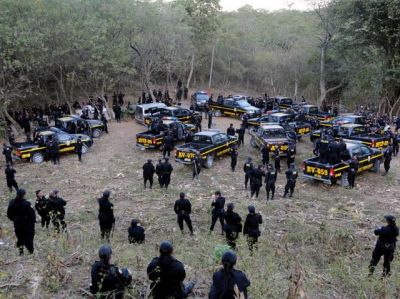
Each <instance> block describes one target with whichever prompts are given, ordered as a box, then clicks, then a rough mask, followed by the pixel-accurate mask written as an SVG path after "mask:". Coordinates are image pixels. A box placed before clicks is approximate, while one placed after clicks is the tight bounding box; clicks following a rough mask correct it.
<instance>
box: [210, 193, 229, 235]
mask: <svg viewBox="0 0 400 299" xmlns="http://www.w3.org/2000/svg"><path fill="white" fill-rule="evenodd" d="M214 196H215V198H214V200H213V201H212V203H211V207H213V210H212V212H211V213H212V216H211V226H210V231H213V230H214V226H215V223H217V220H218V219H219V222H220V223H221V230H222V232H221V233H222V234H223V229H224V216H225V197H222V195H221V192H220V191H216V192H215V194H214Z"/></svg>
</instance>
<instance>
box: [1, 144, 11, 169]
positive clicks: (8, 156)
mask: <svg viewBox="0 0 400 299" xmlns="http://www.w3.org/2000/svg"><path fill="white" fill-rule="evenodd" d="M3 155H4V157H5V159H6V164H10V165H11V166H13V160H12V149H11V148H10V147H9V146H4V147H3Z"/></svg>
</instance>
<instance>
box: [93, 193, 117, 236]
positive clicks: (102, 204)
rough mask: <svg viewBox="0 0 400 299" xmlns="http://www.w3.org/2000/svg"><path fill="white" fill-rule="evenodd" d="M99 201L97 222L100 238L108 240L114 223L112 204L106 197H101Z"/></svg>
mask: <svg viewBox="0 0 400 299" xmlns="http://www.w3.org/2000/svg"><path fill="white" fill-rule="evenodd" d="M97 201H98V203H99V216H98V219H99V224H100V231H101V238H102V239H104V238H106V239H107V240H110V235H111V231H112V229H113V227H114V224H115V218H114V205H113V204H112V203H111V202H110V201H109V199H108V197H105V196H103V197H101V198H99V199H98V200H97Z"/></svg>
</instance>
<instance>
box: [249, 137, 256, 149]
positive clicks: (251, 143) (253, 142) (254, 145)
mask: <svg viewBox="0 0 400 299" xmlns="http://www.w3.org/2000/svg"><path fill="white" fill-rule="evenodd" d="M250 145H251V146H252V147H254V148H257V143H256V140H255V139H254V138H251V139H250Z"/></svg>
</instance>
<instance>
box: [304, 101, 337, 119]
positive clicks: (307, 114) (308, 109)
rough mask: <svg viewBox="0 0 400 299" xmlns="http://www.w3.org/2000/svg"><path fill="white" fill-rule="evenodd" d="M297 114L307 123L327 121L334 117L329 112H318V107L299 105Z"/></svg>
mask: <svg viewBox="0 0 400 299" xmlns="http://www.w3.org/2000/svg"><path fill="white" fill-rule="evenodd" d="M299 107H300V109H299V111H298V112H299V113H300V114H302V115H303V116H304V118H305V120H307V121H317V122H321V121H329V120H331V119H332V118H333V117H334V115H333V114H332V113H329V112H322V111H319V110H318V107H317V106H315V105H309V104H306V105H300V106H299Z"/></svg>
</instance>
